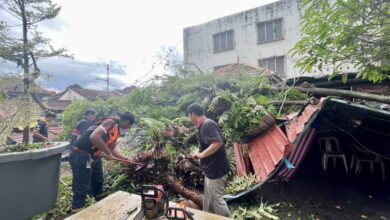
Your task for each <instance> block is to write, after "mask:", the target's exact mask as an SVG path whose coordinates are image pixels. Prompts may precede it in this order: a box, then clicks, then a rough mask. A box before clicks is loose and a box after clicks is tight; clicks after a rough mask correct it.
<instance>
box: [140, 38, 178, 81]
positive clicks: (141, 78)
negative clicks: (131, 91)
mask: <svg viewBox="0 0 390 220" xmlns="http://www.w3.org/2000/svg"><path fill="white" fill-rule="evenodd" d="M182 41H183V39H181V40H179V41H178V42H177V43H176V45H175V46H174V47H173V48H172V49H171V50H170V51H169V52H168V53H167V54H166V56H165V57H164V58H160V61H159V62H158V63H157V64H154V65H153V68H152V69H151V70H150V71H148V72H147V73H146V74H144V75H143V76H142V77H140V78H139V79H137V80H136V82H141V80H143V79H144V78H145V77H147V76H148V75H149V74H151V73H152V72H153V71H154V70H155V69H156V68H157V67H158V66H160V65H161V64H162V63H163V62H164V61H167V59H168V57H169V56H170V55H171V54H172V53H173V52H174V51H175V50H176V48H177V47H178V46H179V44H180V43H181V42H182ZM149 81H150V80H146V82H141V84H140V85H144V84H145V83H147V82H149Z"/></svg>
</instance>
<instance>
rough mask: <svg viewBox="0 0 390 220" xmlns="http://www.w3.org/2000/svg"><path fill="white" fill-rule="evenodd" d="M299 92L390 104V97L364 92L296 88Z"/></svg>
mask: <svg viewBox="0 0 390 220" xmlns="http://www.w3.org/2000/svg"><path fill="white" fill-rule="evenodd" d="M294 88H296V89H297V90H298V91H300V92H303V93H312V94H316V95H320V96H339V97H342V98H354V99H362V100H367V101H374V102H380V103H386V104H390V96H384V95H375V94H370V93H364V92H355V91H349V90H340V89H324V88H313V87H309V88H305V87H301V86H298V87H294Z"/></svg>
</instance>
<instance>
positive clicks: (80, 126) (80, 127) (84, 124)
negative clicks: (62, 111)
mask: <svg viewBox="0 0 390 220" xmlns="http://www.w3.org/2000/svg"><path fill="white" fill-rule="evenodd" d="M93 124H94V122H93V121H88V120H87V119H82V120H81V121H79V122H78V123H77V125H76V127H75V128H74V129H73V131H72V141H71V144H72V146H73V145H74V144H75V143H76V141H77V137H78V136H80V135H82V134H83V133H84V132H85V131H86V130H88V128H89V127H91V126H92V125H93Z"/></svg>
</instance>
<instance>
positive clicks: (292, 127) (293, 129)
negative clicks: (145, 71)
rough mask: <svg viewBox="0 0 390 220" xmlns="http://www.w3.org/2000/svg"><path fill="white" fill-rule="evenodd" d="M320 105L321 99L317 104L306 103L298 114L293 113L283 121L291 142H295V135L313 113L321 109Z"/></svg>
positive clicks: (301, 129)
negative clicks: (292, 115) (293, 114)
mask: <svg viewBox="0 0 390 220" xmlns="http://www.w3.org/2000/svg"><path fill="white" fill-rule="evenodd" d="M321 105H322V101H321V102H320V103H319V104H317V105H308V106H306V107H305V108H304V110H303V111H302V113H301V114H300V115H295V116H294V117H292V118H291V119H289V120H288V121H287V122H286V123H285V125H286V133H287V137H288V140H290V142H291V143H294V142H296V138H297V136H298V135H299V134H300V133H301V132H302V131H303V129H304V128H305V126H306V123H307V122H308V121H309V120H310V118H311V117H312V116H313V114H314V113H316V112H317V111H319V110H320V109H321Z"/></svg>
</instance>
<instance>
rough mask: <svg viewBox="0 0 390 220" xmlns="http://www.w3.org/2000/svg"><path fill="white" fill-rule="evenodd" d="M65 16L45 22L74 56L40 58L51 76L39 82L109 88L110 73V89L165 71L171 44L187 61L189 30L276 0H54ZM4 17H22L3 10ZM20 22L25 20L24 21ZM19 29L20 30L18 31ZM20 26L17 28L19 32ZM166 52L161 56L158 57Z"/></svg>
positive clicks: (2, 69)
mask: <svg viewBox="0 0 390 220" xmlns="http://www.w3.org/2000/svg"><path fill="white" fill-rule="evenodd" d="M53 2H54V3H56V4H58V5H60V6H61V7H62V9H61V11H60V14H59V15H58V16H57V17H56V18H54V19H52V20H48V21H44V22H41V23H40V24H39V30H40V31H42V32H43V34H44V36H45V37H48V38H50V39H51V40H52V45H53V46H54V47H55V48H59V47H65V48H66V49H68V53H69V54H73V59H68V58H59V57H57V58H50V59H46V60H42V61H39V62H38V65H39V67H40V69H41V71H42V73H43V74H44V75H49V76H50V77H49V80H46V79H45V80H44V79H40V80H39V83H40V84H41V85H42V86H44V87H46V88H49V89H52V90H56V91H62V90H64V89H65V88H66V87H67V86H69V85H71V84H76V83H77V84H79V85H81V86H82V87H85V88H90V89H98V90H105V89H106V84H105V82H103V81H99V80H97V79H96V78H97V77H100V78H103V77H106V65H107V64H109V65H110V88H112V89H121V88H124V87H127V86H130V85H137V84H140V82H141V83H142V82H143V81H146V80H148V79H149V78H150V77H153V76H154V75H158V74H162V73H164V71H165V70H164V68H163V67H162V65H161V64H160V63H161V62H160V61H161V56H165V54H166V51H168V48H173V49H175V53H174V55H175V57H174V59H175V60H178V61H180V60H183V56H182V54H183V29H184V28H185V27H189V26H193V25H198V24H202V23H205V22H208V21H210V20H213V19H217V18H219V17H223V16H227V15H230V14H234V13H237V12H240V11H244V10H247V9H251V8H255V7H258V6H261V5H265V4H268V3H271V2H275V0H212V1H210V0H191V1H189V0H165V1H161V0H142V1H141V0H131V1H129V0H110V1H108V0H104V1H103V0H82V1H80V0H53ZM0 20H5V21H7V22H8V24H9V25H15V24H17V23H18V22H19V21H18V20H16V19H14V18H13V17H12V16H11V15H9V14H8V13H7V12H5V11H4V10H3V9H1V8H0ZM19 23H20V22H19ZM15 29H16V30H15ZM17 29H20V27H14V28H11V32H13V33H14V34H18V31H19V30H17ZM158 55H160V56H158ZM11 71H13V72H22V70H20V69H19V70H18V69H16V65H15V64H14V63H7V62H1V61H0V74H4V73H8V72H11Z"/></svg>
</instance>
